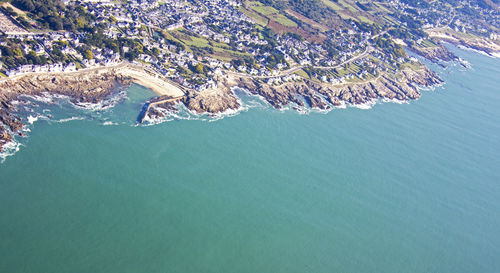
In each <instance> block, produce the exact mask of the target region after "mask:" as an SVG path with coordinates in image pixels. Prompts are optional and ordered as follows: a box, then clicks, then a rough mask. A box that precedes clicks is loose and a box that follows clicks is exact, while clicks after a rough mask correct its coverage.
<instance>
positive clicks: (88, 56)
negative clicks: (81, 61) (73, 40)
mask: <svg viewBox="0 0 500 273" xmlns="http://www.w3.org/2000/svg"><path fill="white" fill-rule="evenodd" d="M83 57H84V58H85V59H87V60H90V59H93V58H94V55H93V54H92V51H91V50H90V49H87V50H85V53H84V54H83Z"/></svg>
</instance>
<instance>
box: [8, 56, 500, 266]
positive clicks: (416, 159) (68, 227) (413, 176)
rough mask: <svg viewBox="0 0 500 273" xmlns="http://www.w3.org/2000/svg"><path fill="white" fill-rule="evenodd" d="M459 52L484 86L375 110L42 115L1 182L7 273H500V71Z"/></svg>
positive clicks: (449, 81) (68, 110)
mask: <svg viewBox="0 0 500 273" xmlns="http://www.w3.org/2000/svg"><path fill="white" fill-rule="evenodd" d="M454 50H455V51H456V53H457V54H458V55H459V56H461V57H462V58H464V59H466V60H468V61H469V62H470V63H471V64H472V68H471V69H464V68H462V67H461V66H458V65H450V66H448V68H447V69H441V68H439V67H433V68H434V69H436V70H438V71H439V74H440V76H441V77H442V78H443V79H444V80H445V81H446V84H445V85H444V86H443V87H438V88H436V89H435V90H434V91H424V93H423V96H422V97H421V98H420V99H419V100H417V101H413V102H411V103H409V104H401V105H400V104H393V103H384V104H377V105H375V106H374V107H373V108H372V109H371V110H361V109H357V108H347V109H337V110H333V111H331V112H330V113H328V114H321V113H310V114H308V115H300V114H297V113H296V112H293V111H284V112H280V111H277V110H273V109H271V108H270V107H267V106H257V107H252V108H251V109H249V110H247V111H243V112H241V113H240V114H239V115H236V116H234V117H229V118H225V119H222V120H218V121H215V122H208V121H202V120H175V121H171V122H165V123H162V124H159V125H155V126H146V127H144V126H134V122H135V118H136V117H137V113H138V111H139V110H140V108H141V106H142V105H141V104H142V102H143V101H144V100H145V99H147V98H149V97H151V96H153V94H152V93H151V92H150V91H148V90H145V89H143V88H141V87H138V86H133V87H131V88H130V89H129V90H128V98H127V99H126V100H125V101H122V102H121V103H119V104H118V105H117V106H115V107H114V108H112V109H109V110H106V111H101V112H88V111H84V110H78V109H74V108H72V107H71V106H69V105H67V104H64V103H63V104H56V105H48V106H44V105H41V106H40V109H48V110H50V112H49V111H46V112H45V114H47V113H50V114H51V115H52V119H51V120H44V119H42V118H40V119H39V120H38V121H36V122H35V123H34V125H33V126H32V128H31V132H30V133H29V137H28V138H25V139H22V140H21V143H22V144H23V146H21V148H20V151H19V152H17V153H16V154H15V155H13V156H10V157H8V158H7V159H6V160H5V162H4V163H2V164H1V165H0V181H1V182H0V242H1V243H0V257H1V258H0V272H11V273H15V272H24V273H27V272H52V273H55V272H108V273H111V272H120V273H123V272H134V273H137V272H148V273H151V272H456V273H458V272H464V273H465V272H467V273H468V272H499V269H500V259H499V258H498V257H500V173H499V169H500V107H499V105H500V87H499V82H498V79H499V78H500V77H499V76H500V65H499V60H498V59H492V58H489V57H486V56H483V55H479V54H476V53H473V52H469V51H462V50H457V49H454ZM248 100H249V98H246V101H247V102H248ZM253 100H254V101H253V102H249V103H251V104H252V105H262V103H260V102H259V103H257V102H258V101H259V100H256V99H253ZM40 109H39V111H41V110H40ZM72 116H77V117H83V118H84V119H82V120H73V121H69V122H56V121H55V120H61V119H63V118H68V117H72ZM63 121H64V120H63ZM104 124H113V125H111V126H105V125H104Z"/></svg>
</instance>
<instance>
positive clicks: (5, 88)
mask: <svg viewBox="0 0 500 273" xmlns="http://www.w3.org/2000/svg"><path fill="white" fill-rule="evenodd" d="M129 83H130V81H129V80H128V79H127V78H125V77H123V76H119V75H117V74H115V73H112V72H99V73H86V74H62V73H61V74H52V75H51V74H42V75H36V76H25V77H23V78H20V79H15V80H10V79H9V80H6V81H3V82H1V83H0V151H1V150H2V146H3V145H5V143H7V142H9V141H11V139H12V135H11V134H21V130H22V128H23V126H24V124H23V122H22V120H21V118H20V117H18V116H16V115H15V114H14V113H13V112H14V111H13V110H14V106H12V105H11V104H10V102H11V101H12V100H14V99H17V98H18V97H19V96H20V95H42V94H44V93H50V94H59V95H66V96H69V97H70V98H71V101H72V102H75V103H84V102H89V103H98V102H100V101H102V100H103V99H105V98H107V97H109V96H110V95H111V94H112V93H113V92H115V91H116V90H117V89H118V87H120V86H123V85H128V84H129Z"/></svg>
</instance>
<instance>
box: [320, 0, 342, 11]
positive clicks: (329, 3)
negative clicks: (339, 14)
mask: <svg viewBox="0 0 500 273" xmlns="http://www.w3.org/2000/svg"><path fill="white" fill-rule="evenodd" d="M323 3H324V4H325V5H327V6H328V7H330V8H331V9H333V10H335V11H339V10H343V9H344V8H343V7H341V6H339V5H338V4H336V3H334V2H333V1H330V0H323Z"/></svg>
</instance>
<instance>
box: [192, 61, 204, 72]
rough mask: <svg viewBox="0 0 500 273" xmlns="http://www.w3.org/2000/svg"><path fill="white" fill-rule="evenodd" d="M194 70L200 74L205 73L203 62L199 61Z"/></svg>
mask: <svg viewBox="0 0 500 273" xmlns="http://www.w3.org/2000/svg"><path fill="white" fill-rule="evenodd" d="M194 71H195V72H196V73H198V74H203V73H204V72H205V67H204V66H203V64H201V63H199V64H197V65H196V66H195V68H194Z"/></svg>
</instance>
